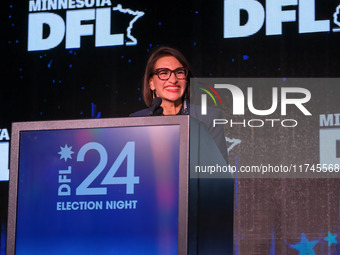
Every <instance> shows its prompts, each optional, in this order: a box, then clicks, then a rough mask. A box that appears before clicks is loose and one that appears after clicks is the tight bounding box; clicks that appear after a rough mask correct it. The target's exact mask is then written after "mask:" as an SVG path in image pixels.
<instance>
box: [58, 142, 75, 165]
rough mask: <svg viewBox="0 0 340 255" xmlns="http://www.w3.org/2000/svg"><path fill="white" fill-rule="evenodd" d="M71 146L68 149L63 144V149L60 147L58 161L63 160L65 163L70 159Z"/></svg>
mask: <svg viewBox="0 0 340 255" xmlns="http://www.w3.org/2000/svg"><path fill="white" fill-rule="evenodd" d="M71 149H72V146H70V147H68V146H67V144H65V147H61V146H60V151H59V152H58V154H60V159H64V160H65V162H66V161H67V160H68V159H72V156H71V155H72V154H73V153H74V152H73V151H72V150H71Z"/></svg>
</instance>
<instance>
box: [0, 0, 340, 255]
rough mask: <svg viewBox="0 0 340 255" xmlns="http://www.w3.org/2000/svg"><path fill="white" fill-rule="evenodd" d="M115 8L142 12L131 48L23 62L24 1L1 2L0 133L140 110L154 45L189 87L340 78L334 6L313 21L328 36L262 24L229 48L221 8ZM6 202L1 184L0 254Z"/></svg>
mask: <svg viewBox="0 0 340 255" xmlns="http://www.w3.org/2000/svg"><path fill="white" fill-rule="evenodd" d="M260 2H261V3H262V4H263V6H264V1H260ZM118 3H120V4H122V6H123V8H129V9H132V10H139V11H143V12H145V14H144V16H143V17H141V18H140V19H138V20H137V21H136V22H135V23H134V26H133V29H132V35H133V36H134V37H135V38H136V39H137V40H138V44H137V45H136V46H125V45H124V46H116V47H102V48H95V46H94V36H91V37H84V38H82V40H81V48H80V49H73V50H67V49H65V40H63V42H62V43H61V44H60V45H59V46H57V47H56V48H53V49H51V50H46V51H37V52H28V51H27V30H28V29H27V27H28V1H27V2H26V3H23V2H22V1H18V0H12V1H11V0H6V1H5V2H2V7H1V8H0V9H1V20H2V24H3V28H2V29H3V30H2V31H4V32H3V33H2V35H1V45H2V49H3V53H2V58H1V60H2V70H3V75H2V77H4V79H3V80H2V82H1V90H0V128H7V129H8V130H9V131H10V130H11V123H12V122H18V121H40V120H65V119H86V118H96V117H101V118H111V117H126V116H128V115H129V114H130V113H132V112H134V111H137V110H139V109H142V108H144V107H145V105H144V103H143V100H142V98H141V87H142V78H143V73H144V67H145V64H146V61H147V58H148V56H149V55H150V53H151V52H152V51H153V50H154V49H156V48H157V47H159V46H162V45H167V46H172V47H175V48H177V49H179V50H180V51H182V52H183V53H184V55H185V56H186V57H187V59H188V60H189V62H190V63H191V65H192V69H193V72H194V75H195V76H196V77H339V73H340V71H339V70H340V69H339V67H340V47H339V46H340V32H338V33H336V32H333V31H332V28H335V27H337V26H336V25H335V24H334V23H333V21H332V18H333V16H332V15H333V12H334V10H335V8H336V6H337V5H338V4H339V1H338V0H336V1H335V0H329V1H324V0H316V19H317V20H320V19H329V20H331V31H330V32H329V33H327V32H321V33H310V34H299V33H298V21H297V22H290V23H283V30H282V31H283V34H282V35H276V36H266V35H265V24H264V26H263V28H262V29H261V30H260V31H259V32H258V33H256V34H255V35H252V36H250V37H244V38H234V39H224V38H223V1H222V0H214V1H201V0H200V1H197V0H191V1H179V0H176V1H132V0H131V1H130V0H129V1H122V2H117V1H114V0H112V6H116V5H117V4H118ZM285 9H292V10H298V6H291V7H285ZM51 12H54V11H51ZM55 13H58V14H60V15H61V16H63V15H65V10H61V11H55ZM243 18H244V20H246V19H247V17H246V16H243ZM111 19H112V26H115V28H117V30H122V31H123V29H125V28H126V27H127V25H128V22H129V21H130V20H131V18H130V15H122V14H117V13H115V14H114V15H113V16H112V18H111ZM297 20H298V14H297ZM118 21H119V22H118ZM94 22H95V21H91V22H89V23H91V24H93V23H94ZM125 35H126V34H125ZM125 38H126V36H125ZM0 142H1V141H0ZM7 196H8V182H0V199H1V200H0V203H1V204H0V223H1V239H0V240H2V241H1V249H0V253H1V252H4V243H3V240H4V230H5V226H6V220H7ZM1 254H2V253H1Z"/></svg>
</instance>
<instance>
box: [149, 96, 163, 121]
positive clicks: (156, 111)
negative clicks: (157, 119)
mask: <svg viewBox="0 0 340 255" xmlns="http://www.w3.org/2000/svg"><path fill="white" fill-rule="evenodd" d="M161 104H162V98H160V97H156V98H155V99H154V100H153V101H152V104H151V107H150V112H149V114H148V115H149V116H157V115H161V114H162V113H163V108H162V107H161Z"/></svg>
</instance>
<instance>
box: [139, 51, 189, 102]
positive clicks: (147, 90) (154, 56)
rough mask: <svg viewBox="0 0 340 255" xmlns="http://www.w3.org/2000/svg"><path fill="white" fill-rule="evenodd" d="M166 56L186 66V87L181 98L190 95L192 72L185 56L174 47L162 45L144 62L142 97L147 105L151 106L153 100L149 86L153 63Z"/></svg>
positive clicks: (153, 67)
mask: <svg viewBox="0 0 340 255" xmlns="http://www.w3.org/2000/svg"><path fill="white" fill-rule="evenodd" d="M167 56H172V57H174V58H176V59H177V60H178V61H179V62H180V63H181V64H182V65H183V67H185V68H187V70H188V75H187V87H186V90H185V92H184V95H183V99H184V97H186V98H189V97H190V77H192V76H193V75H192V72H191V68H190V65H189V62H188V61H187V60H186V58H185V57H184V55H183V54H182V53H181V52H180V51H178V50H176V49H174V48H170V47H165V46H162V47H160V48H158V49H156V50H155V51H154V52H153V53H152V54H151V56H150V57H149V59H148V62H147V64H146V68H145V73H144V79H143V99H144V102H145V104H146V105H147V106H148V107H150V106H151V103H152V100H153V96H152V91H151V89H150V86H149V81H150V78H151V77H152V75H153V71H154V69H155V64H156V62H157V60H158V59H160V58H162V57H167Z"/></svg>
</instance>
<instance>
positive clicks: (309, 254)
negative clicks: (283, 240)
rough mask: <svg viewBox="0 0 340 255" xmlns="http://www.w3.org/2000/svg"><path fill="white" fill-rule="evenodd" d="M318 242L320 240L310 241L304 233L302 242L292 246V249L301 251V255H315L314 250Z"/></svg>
mask: <svg viewBox="0 0 340 255" xmlns="http://www.w3.org/2000/svg"><path fill="white" fill-rule="evenodd" d="M318 242H319V240H314V241H309V240H308V239H307V237H306V235H305V233H302V234H301V240H300V242H299V243H296V244H291V245H290V247H291V248H294V249H295V250H297V251H299V255H315V252H314V249H313V248H314V246H315V245H316V244H317V243H318Z"/></svg>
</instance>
